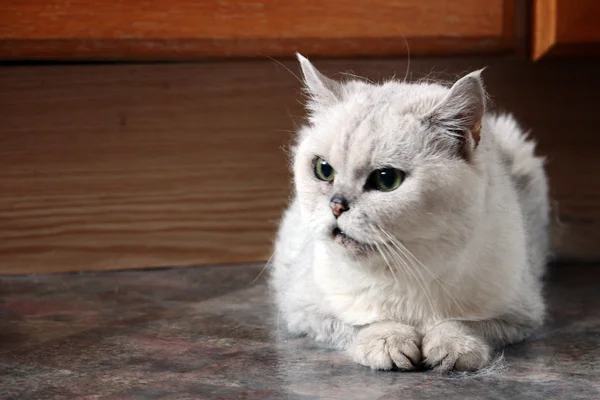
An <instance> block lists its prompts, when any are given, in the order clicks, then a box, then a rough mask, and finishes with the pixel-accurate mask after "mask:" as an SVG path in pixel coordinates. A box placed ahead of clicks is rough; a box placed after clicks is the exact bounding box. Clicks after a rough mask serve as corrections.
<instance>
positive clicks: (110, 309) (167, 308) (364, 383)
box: [0, 265, 600, 400]
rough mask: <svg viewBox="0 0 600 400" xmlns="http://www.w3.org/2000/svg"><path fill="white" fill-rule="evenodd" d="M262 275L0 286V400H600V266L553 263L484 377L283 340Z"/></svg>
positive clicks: (107, 276)
mask: <svg viewBox="0 0 600 400" xmlns="http://www.w3.org/2000/svg"><path fill="white" fill-rule="evenodd" d="M260 270H261V266H221V267H199V268H186V269H181V268H178V269H164V270H152V271H126V272H106V273H85V274H67V275H48V276H40V275H37V276H23V277H4V278H0V398H2V399H63V398H64V399H66V398H84V399H105V398H106V399H108V398H111V399H234V398H243V399H312V398H325V399H376V398H382V399H387V398H403V399H440V398H443V399H445V400H450V399H474V398H482V399H504V398H508V399H522V398H533V399H548V398H561V399H600V268H599V267H598V266H576V265H560V266H556V267H554V268H553V269H552V271H551V273H550V276H549V279H548V285H547V298H548V303H549V311H550V313H549V314H550V315H549V319H548V323H547V324H546V326H545V327H544V328H543V329H542V330H541V331H540V332H539V333H538V334H537V335H536V336H535V337H533V338H531V339H530V340H528V341H527V342H525V343H521V344H518V345H515V346H511V347H509V348H507V349H506V350H505V352H504V361H503V364H502V366H501V367H500V368H498V369H497V370H496V371H494V372H493V373H490V374H488V375H485V376H478V375H475V376H467V377H460V378H459V377H447V376H446V377H445V376H439V375H436V374H435V373H430V372H413V373H401V372H374V371H371V370H369V369H367V368H364V367H361V366H359V365H357V364H354V363H352V362H351V361H349V360H348V359H347V358H346V357H345V356H344V355H342V354H339V353H336V352H332V351H329V350H325V349H322V348H319V347H317V346H314V345H313V344H312V343H310V342H309V341H307V340H304V339H293V340H292V339H285V338H283V337H282V336H281V335H280V334H279V332H278V323H277V317H276V315H275V314H274V313H273V308H272V305H271V304H270V301H269V295H268V289H267V286H266V285H265V283H264V277H261V278H260V279H259V280H258V281H256V282H254V283H253V280H254V279H255V278H256V276H257V275H258V273H259V271H260Z"/></svg>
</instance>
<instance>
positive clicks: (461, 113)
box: [428, 69, 485, 148]
mask: <svg viewBox="0 0 600 400" xmlns="http://www.w3.org/2000/svg"><path fill="white" fill-rule="evenodd" d="M482 72H483V69H480V70H479V71H475V72H471V73H470V74H468V75H466V76H464V77H462V78H461V79H459V80H458V81H457V82H456V83H455V84H454V85H453V86H452V88H451V89H450V92H449V93H448V95H447V96H446V98H445V99H444V100H443V101H442V102H441V103H440V104H438V105H437V106H436V107H435V108H434V109H433V110H432V111H431V113H430V114H429V115H428V119H429V120H430V121H431V122H432V123H434V124H436V125H438V126H440V127H441V128H442V129H444V130H445V131H446V132H447V133H448V134H449V135H451V136H455V137H456V136H460V138H461V139H464V141H465V142H470V147H473V148H474V147H476V146H477V145H478V144H479V140H480V138H481V136H480V135H481V121H482V120H483V116H484V114H485V90H484V89H483V82H482V80H481V73H482Z"/></svg>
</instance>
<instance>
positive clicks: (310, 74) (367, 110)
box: [270, 54, 549, 372]
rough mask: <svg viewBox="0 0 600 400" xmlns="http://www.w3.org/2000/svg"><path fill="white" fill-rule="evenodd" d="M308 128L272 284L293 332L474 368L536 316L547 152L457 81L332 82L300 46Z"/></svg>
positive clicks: (368, 356) (374, 356)
mask: <svg viewBox="0 0 600 400" xmlns="http://www.w3.org/2000/svg"><path fill="white" fill-rule="evenodd" d="M297 58H298V60H299V63H300V67H301V70H302V73H303V77H304V79H303V82H304V85H305V90H306V93H307V95H308V99H307V103H306V108H307V112H308V116H307V124H306V125H305V126H302V127H301V129H299V132H298V134H297V140H296V143H295V145H294V147H293V149H292V170H293V183H294V188H295V191H294V192H295V193H294V196H293V199H292V200H291V203H290V205H289V208H288V209H287V210H286V211H285V213H284V215H283V218H282V221H281V224H280V228H279V232H278V234H277V238H276V242H275V252H274V255H273V262H272V266H271V271H270V272H271V277H270V285H271V287H272V289H273V293H274V299H275V302H276V304H277V309H278V313H279V318H280V320H281V322H283V326H284V327H285V328H286V329H287V331H288V332H289V333H290V334H293V335H305V336H308V337H310V338H312V339H314V340H316V341H317V342H319V343H322V344H325V345H328V346H331V347H333V348H337V349H340V350H343V351H345V352H347V353H348V354H349V355H350V357H352V358H353V359H354V361H356V362H358V363H359V364H362V365H364V366H367V367H370V368H373V369H377V370H390V369H393V368H396V369H399V370H413V369H416V368H425V369H434V370H438V371H442V372H448V371H476V370H479V369H481V368H483V367H485V366H486V365H488V364H489V363H490V362H491V360H492V358H493V354H494V351H495V350H496V349H499V348H502V347H503V346H504V345H507V344H510V343H514V342H518V341H521V340H523V339H525V338H526V337H527V336H529V335H530V334H531V333H532V332H534V330H536V329H537V328H538V327H539V326H540V325H541V324H542V323H543V320H544V315H545V307H544V301H543V297H542V294H541V291H542V281H541V278H542V275H543V273H544V269H545V264H546V261H547V259H548V256H549V245H548V225H549V199H548V182H547V177H546V173H545V171H544V159H543V158H541V157H538V156H536V155H535V154H534V149H535V143H534V142H533V141H530V140H529V139H528V138H527V137H526V135H525V134H524V133H523V132H522V130H521V129H520V128H519V126H518V124H517V123H516V121H515V120H514V118H513V117H512V116H510V115H498V114H492V113H490V112H486V93H485V90H484V87H483V83H482V78H481V71H475V72H472V73H470V74H468V75H466V76H464V77H462V78H461V79H459V80H457V81H456V82H455V83H454V84H453V85H452V86H451V87H446V86H443V85H440V84H435V83H406V82H400V81H394V80H391V81H387V82H385V83H381V84H374V83H369V82H365V81H362V80H350V81H347V82H338V81H335V80H332V79H330V78H327V77H325V76H324V75H323V74H321V73H320V72H319V71H318V70H317V69H316V68H315V67H314V66H313V65H312V64H311V63H310V61H309V60H308V59H307V58H305V57H303V56H302V55H300V54H298V55H297Z"/></svg>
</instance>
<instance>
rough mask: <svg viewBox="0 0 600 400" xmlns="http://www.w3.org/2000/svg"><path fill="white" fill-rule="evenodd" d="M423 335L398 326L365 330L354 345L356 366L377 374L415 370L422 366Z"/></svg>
mask: <svg viewBox="0 0 600 400" xmlns="http://www.w3.org/2000/svg"><path fill="white" fill-rule="evenodd" d="M421 338H422V335H421V334H420V333H419V332H417V330H415V329H414V328H413V327H411V326H408V325H404V324H399V323H385V324H375V325H372V326H369V327H367V328H364V329H363V330H362V331H361V332H360V333H359V334H358V336H357V337H356V339H355V342H354V345H353V348H352V350H353V353H354V354H353V358H354V361H356V362H357V363H359V364H361V365H364V366H366V367H370V368H372V369H376V370H391V369H393V368H394V367H396V368H398V369H400V370H406V371H409V370H413V369H416V368H417V367H418V366H419V364H420V362H421V351H420V350H419V346H420V344H421Z"/></svg>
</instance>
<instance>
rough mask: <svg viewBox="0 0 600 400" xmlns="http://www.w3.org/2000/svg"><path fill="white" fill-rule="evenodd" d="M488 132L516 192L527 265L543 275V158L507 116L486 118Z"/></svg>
mask: <svg viewBox="0 0 600 400" xmlns="http://www.w3.org/2000/svg"><path fill="white" fill-rule="evenodd" d="M486 123H487V127H488V129H489V132H490V133H491V134H492V135H494V143H495V146H496V150H497V152H498V153H499V155H500V159H501V160H502V163H503V164H504V166H505V168H506V171H507V173H508V174H509V176H510V179H511V182H512V184H513V187H514V188H515V190H516V192H517V198H518V201H519V207H520V210H521V215H522V217H523V222H524V225H525V226H524V228H525V235H526V239H527V253H528V258H529V263H530V265H531V266H532V268H533V270H534V273H535V274H536V275H537V276H541V275H542V274H543V272H544V266H545V264H546V261H547V258H548V253H549V238H548V227H549V221H550V201H549V193H548V191H549V190H548V178H547V176H546V171H545V169H544V158H542V157H539V156H536V155H535V146H536V143H535V142H534V141H533V140H530V139H529V138H528V136H527V134H526V133H525V132H523V130H522V129H521V127H520V126H519V125H518V123H517V121H516V120H515V118H514V117H513V116H512V115H510V114H499V115H490V116H488V118H487V120H486Z"/></svg>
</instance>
